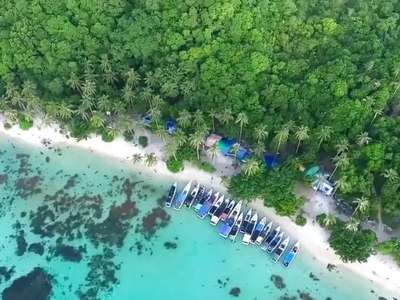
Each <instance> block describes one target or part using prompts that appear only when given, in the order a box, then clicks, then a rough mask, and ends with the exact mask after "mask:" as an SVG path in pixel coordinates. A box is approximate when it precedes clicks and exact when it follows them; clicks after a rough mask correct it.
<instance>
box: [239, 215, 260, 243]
mask: <svg viewBox="0 0 400 300" xmlns="http://www.w3.org/2000/svg"><path fill="white" fill-rule="evenodd" d="M257 220H258V214H257V212H256V213H255V214H254V215H253V216H252V217H251V219H250V222H249V225H247V228H246V232H245V234H244V236H243V240H242V244H243V245H248V244H249V243H250V238H251V235H252V234H253V232H254V228H255V227H256V224H257Z"/></svg>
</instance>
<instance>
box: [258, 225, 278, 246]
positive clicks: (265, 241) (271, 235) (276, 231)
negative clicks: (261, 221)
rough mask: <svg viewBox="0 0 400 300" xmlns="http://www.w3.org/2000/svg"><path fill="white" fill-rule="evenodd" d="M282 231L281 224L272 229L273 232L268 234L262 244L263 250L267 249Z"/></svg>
mask: <svg viewBox="0 0 400 300" xmlns="http://www.w3.org/2000/svg"><path fill="white" fill-rule="evenodd" d="M280 231H281V226H278V227H276V228H275V229H274V230H272V232H271V234H270V235H269V236H267V238H266V239H265V240H264V242H263V243H262V244H261V250H263V251H265V250H267V248H268V245H269V244H270V243H271V242H272V240H273V239H274V238H275V237H276V236H277V235H278V234H279V232H280Z"/></svg>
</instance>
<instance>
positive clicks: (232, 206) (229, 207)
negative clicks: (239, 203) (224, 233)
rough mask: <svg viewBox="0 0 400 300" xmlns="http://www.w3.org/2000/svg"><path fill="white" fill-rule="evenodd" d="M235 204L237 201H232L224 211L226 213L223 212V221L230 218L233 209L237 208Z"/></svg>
mask: <svg viewBox="0 0 400 300" xmlns="http://www.w3.org/2000/svg"><path fill="white" fill-rule="evenodd" d="M235 204H236V202H235V200H232V201H231V202H230V203H229V204H228V205H227V206H226V208H225V209H224V211H223V212H222V214H221V221H225V220H226V219H227V218H228V216H229V214H230V213H231V211H232V210H233V208H234V207H235Z"/></svg>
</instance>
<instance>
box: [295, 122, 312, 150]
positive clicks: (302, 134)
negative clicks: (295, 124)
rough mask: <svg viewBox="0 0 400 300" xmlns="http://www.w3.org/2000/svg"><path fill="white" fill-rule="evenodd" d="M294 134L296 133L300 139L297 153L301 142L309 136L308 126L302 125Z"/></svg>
mask: <svg viewBox="0 0 400 300" xmlns="http://www.w3.org/2000/svg"><path fill="white" fill-rule="evenodd" d="M294 135H295V137H296V139H297V140H298V143H297V147H296V153H297V151H299V147H300V143H301V142H302V141H304V140H306V139H308V138H309V135H308V126H304V125H301V126H300V127H299V128H298V129H297V131H296V132H295V134H294Z"/></svg>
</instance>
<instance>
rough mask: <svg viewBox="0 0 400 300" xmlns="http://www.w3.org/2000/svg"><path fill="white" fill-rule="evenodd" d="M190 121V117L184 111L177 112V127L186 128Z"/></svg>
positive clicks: (188, 113)
mask: <svg viewBox="0 0 400 300" xmlns="http://www.w3.org/2000/svg"><path fill="white" fill-rule="evenodd" d="M191 119H192V115H191V114H190V112H188V111H187V110H186V109H183V110H181V111H180V112H179V118H177V119H176V120H177V121H178V124H179V126H182V127H183V128H187V127H189V125H190V120H191Z"/></svg>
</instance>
